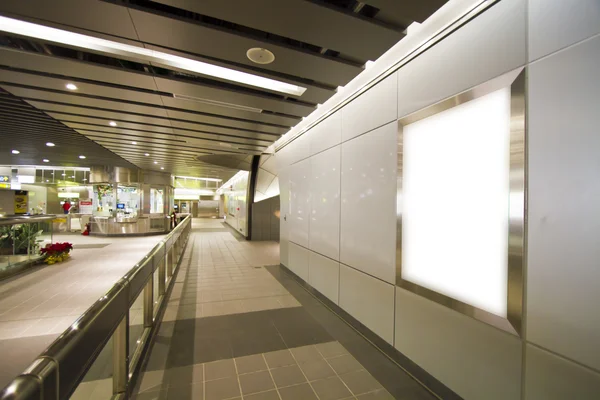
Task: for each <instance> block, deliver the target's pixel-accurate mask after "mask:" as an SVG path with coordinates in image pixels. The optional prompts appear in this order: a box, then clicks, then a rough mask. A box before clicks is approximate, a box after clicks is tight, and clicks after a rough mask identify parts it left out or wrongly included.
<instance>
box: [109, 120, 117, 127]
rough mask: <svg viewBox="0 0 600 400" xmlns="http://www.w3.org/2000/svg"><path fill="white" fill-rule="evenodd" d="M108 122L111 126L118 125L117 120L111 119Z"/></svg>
mask: <svg viewBox="0 0 600 400" xmlns="http://www.w3.org/2000/svg"><path fill="white" fill-rule="evenodd" d="M108 124H109V125H110V126H117V123H116V122H115V121H110V122H109V123H108Z"/></svg>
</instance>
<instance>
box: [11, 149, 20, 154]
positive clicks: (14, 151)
mask: <svg viewBox="0 0 600 400" xmlns="http://www.w3.org/2000/svg"><path fill="white" fill-rule="evenodd" d="M11 153H13V154H19V153H20V151H19V150H12V151H11Z"/></svg>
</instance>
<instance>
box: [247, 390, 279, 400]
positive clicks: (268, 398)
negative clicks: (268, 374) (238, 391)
mask: <svg viewBox="0 0 600 400" xmlns="http://www.w3.org/2000/svg"><path fill="white" fill-rule="evenodd" d="M244 400H279V394H277V391H276V390H269V391H268V392H262V393H255V394H250V395H244Z"/></svg>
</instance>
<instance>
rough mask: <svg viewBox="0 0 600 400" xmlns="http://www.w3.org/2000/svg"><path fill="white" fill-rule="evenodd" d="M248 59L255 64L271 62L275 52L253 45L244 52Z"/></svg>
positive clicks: (273, 59)
mask: <svg viewBox="0 0 600 400" xmlns="http://www.w3.org/2000/svg"><path fill="white" fill-rule="evenodd" d="M246 57H248V60H250V61H252V62H253V63H256V64H271V63H272V62H273V61H275V54H273V52H271V51H269V50H267V49H261V48H260V47H253V48H251V49H249V50H248V51H247V52H246Z"/></svg>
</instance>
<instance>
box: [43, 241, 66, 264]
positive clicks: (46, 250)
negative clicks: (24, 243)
mask: <svg viewBox="0 0 600 400" xmlns="http://www.w3.org/2000/svg"><path fill="white" fill-rule="evenodd" d="M71 250H73V245H72V244H71V243H68V242H64V243H52V244H47V245H46V247H43V248H42V249H40V254H41V255H42V256H45V257H46V258H45V260H44V261H46V264H55V263H57V262H61V261H65V260H66V259H67V258H69V257H70V254H69V253H70V252H71Z"/></svg>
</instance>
